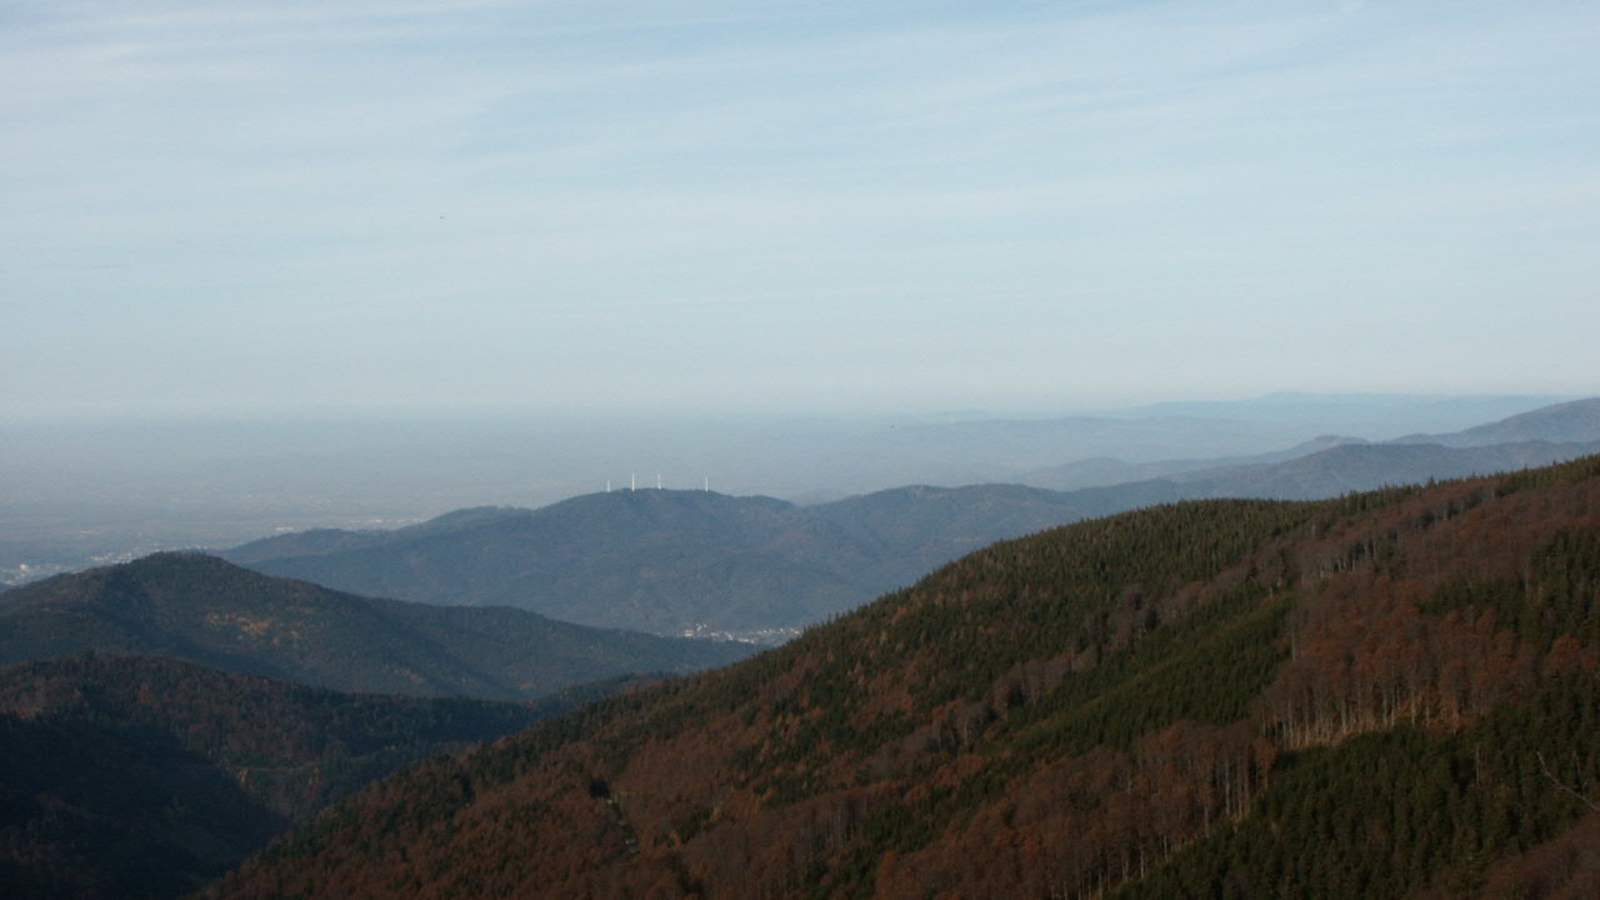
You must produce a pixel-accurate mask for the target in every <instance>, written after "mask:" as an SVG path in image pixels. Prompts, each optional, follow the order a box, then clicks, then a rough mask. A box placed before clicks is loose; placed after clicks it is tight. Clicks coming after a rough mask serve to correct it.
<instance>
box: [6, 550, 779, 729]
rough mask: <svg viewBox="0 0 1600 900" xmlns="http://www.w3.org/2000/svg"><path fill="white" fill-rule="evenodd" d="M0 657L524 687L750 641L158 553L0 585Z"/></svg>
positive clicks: (421, 689)
mask: <svg viewBox="0 0 1600 900" xmlns="http://www.w3.org/2000/svg"><path fill="white" fill-rule="evenodd" d="M0 625H4V626H5V627H4V629H3V630H0V664H3V663H12V662H21V661H27V660H35V659H48V658H56V657H61V656H70V655H73V654H75V653H79V652H82V651H84V650H95V651H97V652H110V653H119V654H122V655H143V656H170V657H174V658H178V659H186V660H189V661H191V662H195V663H198V664H201V665H207V666H211V667H214V668H218V669H222V670H224V671H231V672H238V673H242V674H252V675H264V676H269V677H276V678H280V679H285V680H289V681H297V682H301V683H305V684H309V685H313V686H318V687H326V688H332V689H336V690H345V691H358V692H374V693H396V694H409V695H421V696H476V697H482V698H486V699H501V700H515V699H530V698H534V697H539V696H543V695H546V694H551V693H555V692H557V691H560V690H562V689H565V688H570V687H574V686H577V685H580V684H583V683H586V682H591V681H600V680H604V679H608V678H613V677H616V676H619V675H623V674H630V673H631V674H648V673H653V672H667V671H687V670H692V669H694V668H705V667H708V666H712V665H719V664H722V663H725V662H729V661H732V660H734V659H737V658H739V657H741V656H743V655H745V654H746V653H748V650H749V648H747V647H743V646H738V645H733V644H727V643H715V642H706V641H686V640H680V639H673V638H660V637H654V636H650V635H642V634H637V633H630V632H623V631H615V630H612V631H606V630H597V629H591V628H585V627H582V626H577V625H572V624H569V623H565V622H555V621H552V620H549V619H546V618H544V617H541V616H538V615H537V614H534V613H530V612H527V611H524V610H513V609H504V608H489V607H486V608H460V609H449V608H439V607H430V606H426V605H421V604H415V603H406V602H402V601H397V600H386V599H380V598H372V597H362V596H357V595H354V594H348V593H343V592H339V591H333V590H330V589H327V588H323V587H321V586H318V585H314V584H310V583H307V582H297V581H291V580H288V579H282V578H274V577H272V576H267V575H262V574H260V573H257V572H254V571H251V570H248V569H244V568H241V567H238V566H235V565H233V564H232V563H228V562H226V561H224V560H222V559H220V558H217V557H213V556H208V555H205V554H200V553H160V554H154V555H151V556H148V557H144V558H143V559H140V560H136V561H134V562H131V563H124V564H120V565H115V566H107V567H103V568H99V569H91V570H88V571H86V572H82V573H75V574H69V575H61V576H56V577H54V578H51V579H47V580H45V581H41V582H36V583H34V584H29V585H25V586H22V587H18V588H14V589H13V590H11V591H8V592H6V593H5V594H3V595H0Z"/></svg>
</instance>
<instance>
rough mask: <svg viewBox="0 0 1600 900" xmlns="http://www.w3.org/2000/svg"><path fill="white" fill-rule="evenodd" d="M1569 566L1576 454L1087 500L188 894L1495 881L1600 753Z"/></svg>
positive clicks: (1310, 887)
mask: <svg viewBox="0 0 1600 900" xmlns="http://www.w3.org/2000/svg"><path fill="white" fill-rule="evenodd" d="M1597 585H1600V457H1587V458H1584V459H1582V460H1579V461H1577V462H1572V463H1567V464H1564V465H1561V466H1557V467H1549V468H1543V469H1530V470H1527V471H1524V472H1520V473H1515V474H1510V475H1503V476H1496V477H1491V478H1480V479H1472V480H1463V481H1452V482H1446V483H1441V484H1437V485H1433V486H1429V487H1416V486H1411V487H1396V488H1390V489H1385V490H1381V491H1376V492H1368V493H1363V494H1353V495H1349V496H1346V497H1342V498H1338V499H1334V500H1326V501H1315V502H1277V501H1246V500H1216V501H1198V502H1185V503H1180V504H1174V505H1165V506H1159V507H1154V508H1151V509H1146V510H1140V511H1137V512H1131V513H1125V514H1121V515H1118V516H1114V517H1110V518H1105V519H1097V520H1093V521H1088V522H1082V523H1078V524H1075V525H1070V526H1066V527H1064V528H1060V529H1055V530H1052V531H1049V532H1045V533H1042V534H1039V535H1035V536H1032V537H1027V538H1022V539H1018V540H1014V541H1008V542H1003V543H1000V544H997V545H994V546H991V547H989V548H986V549H984V550H981V551H979V552H977V553H974V554H971V555H969V556H967V557H964V558H963V559H962V560H960V561H958V562H956V563H953V564H951V565H949V566H946V567H944V568H942V569H940V570H939V571H937V572H935V573H933V574H931V575H929V576H928V577H926V578H924V579H922V580H921V581H920V582H919V583H918V584H917V585H915V586H914V587H912V588H910V589H908V590H905V591H900V592H896V593H893V594H889V595H887V596H885V597H882V598H880V599H879V600H878V601H876V602H874V603H872V604H869V605H868V606H866V607H864V608H862V609H860V610H858V611H856V612H854V613H852V614H850V615H847V616H844V617H842V618H840V619H838V620H835V621H833V622H831V623H829V624H827V625H824V626H820V627H818V628H815V629H811V630H809V631H807V632H806V633H805V634H804V635H803V636H801V637H800V638H799V639H797V640H796V641H793V642H791V643H789V644H787V645H785V646H784V647H782V648H779V649H777V650H773V651H769V652H767V653H765V654H763V655H761V656H759V657H756V658H755V659H752V660H749V661H746V662H744V663H741V664H738V665H735V666H732V667H729V668H726V669H722V670H718V671H715V672H711V673H706V674H702V675H699V676H695V677H693V678H691V679H687V680H682V681H677V682H672V683H668V684H663V685H660V686H658V687H656V688H652V689H649V690H646V691H643V692H640V693H636V694H632V695H629V696H627V697H624V698H618V699H615V700H611V701H607V702H604V703H602V704H600V705H598V706H595V707H589V708H587V709H585V710H583V711H581V712H580V713H578V714H575V715H574V716H570V717H567V718H564V719H562V720H558V721H555V722H551V723H548V724H546V725H541V726H535V727H534V728H533V729H531V730H530V731H528V732H526V733H524V734H522V735H520V736H518V737H516V738H513V739H511V740H509V741H506V742H502V743H501V744H498V745H496V746H494V747H492V748H487V749H484V750H481V751H479V752H477V753H475V754H473V755H471V756H468V757H465V758H462V759H457V760H447V761H439V762H437V763H435V764H432V765H428V766H424V767H419V768H417V769H413V770H410V771H409V772H407V773H405V774H403V775H401V776H398V777H396V778H394V779H390V780H388V781H385V782H383V783H381V784H379V785H377V786H375V787H374V788H372V789H370V790H368V791H366V792H364V793H363V794H361V795H359V796H358V797H356V798H353V799H352V800H351V801H349V802H348V803H346V804H344V805H343V806H341V807H340V808H339V809H338V810H336V811H335V812H334V813H333V814H331V815H329V816H327V817H325V818H324V819H322V820H321V821H320V822H319V823H318V824H317V826H316V827H314V828H309V829H304V830H302V831H300V832H298V833H297V834H296V835H294V836H293V837H292V838H290V839H288V840H286V841H284V842H282V843H280V844H279V845H277V846H276V847H275V848H274V849H273V850H271V851H269V852H268V853H266V854H263V855H261V856H258V857H257V858H255V859H254V860H253V861H251V862H249V863H247V864H246V865H245V866H243V867H242V868H241V869H240V870H238V871H236V872H234V873H231V874H230V875H229V876H228V877H227V878H225V879H224V880H223V881H222V882H220V883H219V884H218V885H216V886H214V887H213V888H212V890H211V891H210V896H213V897H226V898H253V897H265V896H274V895H278V894H282V893H292V894H303V895H305V896H307V897H311V898H315V897H322V896H327V897H332V896H341V895H351V894H363V895H369V896H375V897H382V896H397V895H399V894H401V893H403V892H404V891H403V890H401V889H399V888H397V887H395V886H397V885H405V886H406V887H405V889H404V890H406V891H418V890H421V891H428V892H435V893H440V894H444V893H449V892H451V891H466V892H469V893H470V892H476V893H506V894H515V893H518V892H526V891H527V890H528V889H529V888H530V886H533V885H537V886H538V889H539V890H542V891H545V892H547V893H553V894H559V895H567V896H588V895H596V896H621V895H643V894H645V893H651V894H653V895H655V896H661V897H692V896H701V897H705V896H772V897H802V896H876V897H908V898H909V897H925V896H1103V895H1106V894H1107V893H1109V892H1114V891H1117V892H1121V893H1119V896H1141V897H1142V896H1164V897H1172V896H1179V897H1185V896H1192V897H1201V896H1226V897H1244V896H1260V895H1263V894H1267V895H1271V894H1281V895H1290V896H1364V897H1402V896H1408V895H1413V894H1415V893H1417V892H1420V891H1428V890H1431V891H1433V892H1435V893H1440V894H1444V895H1448V896H1471V895H1475V894H1477V893H1479V892H1481V891H1483V890H1487V889H1490V888H1493V887H1495V886H1500V887H1502V888H1503V887H1505V886H1506V885H1507V884H1510V885H1511V891H1510V892H1511V893H1514V892H1515V891H1516V890H1520V889H1521V888H1519V887H1517V886H1518V885H1526V884H1528V882H1527V881H1526V879H1527V877H1529V876H1527V875H1526V874H1522V873H1525V872H1526V866H1524V865H1523V864H1521V863H1518V862H1517V860H1519V859H1521V858H1522V855H1523V854H1525V853H1530V854H1532V855H1531V856H1530V857H1529V858H1532V859H1541V858H1546V857H1548V856H1549V855H1550V854H1551V853H1558V852H1560V851H1559V848H1560V847H1561V846H1562V845H1561V843H1560V842H1561V841H1564V840H1565V841H1568V842H1569V843H1568V844H1567V845H1566V846H1572V845H1571V843H1570V841H1571V840H1573V839H1574V838H1569V837H1567V835H1578V834H1581V832H1572V831H1571V830H1570V829H1572V828H1573V827H1575V826H1577V827H1586V826H1585V825H1584V823H1585V818H1584V817H1585V816H1586V815H1587V814H1589V813H1590V810H1589V808H1588V807H1587V806H1586V805H1585V804H1584V803H1582V802H1579V801H1578V800H1577V799H1575V798H1574V797H1572V796H1571V795H1570V794H1568V793H1566V792H1565V791H1563V790H1562V789H1561V787H1560V784H1575V785H1578V786H1580V788H1584V787H1586V786H1589V785H1592V784H1594V783H1597V780H1600V749H1597V748H1600V712H1597V710H1600V608H1597V607H1596V602H1597V601H1596V597H1597V596H1600V595H1597V594H1596V593H1595V589H1596V586H1597ZM1547 758H1548V760H1549V761H1550V763H1549V764H1550V765H1557V766H1559V768H1558V769H1557V771H1558V772H1559V773H1560V776H1559V777H1560V783H1559V784H1558V783H1553V779H1552V778H1550V777H1547V776H1546V774H1545V772H1544V771H1541V769H1540V765H1539V762H1540V761H1541V760H1545V759H1547ZM1545 771H1548V767H1547V768H1546V770H1545ZM1374 772H1383V773H1385V774H1386V777H1382V778H1374V777H1373V773H1374ZM511 810H530V811H532V812H531V813H530V814H528V815H511V814H509V812H510V811H511ZM1546 848H1549V849H1548V850H1547V849H1546ZM1519 866H1520V868H1519ZM1545 874H1546V875H1547V876H1548V878H1549V879H1551V880H1547V882H1546V883H1547V884H1552V883H1553V884H1555V885H1557V886H1562V885H1565V886H1566V887H1568V888H1572V887H1573V885H1574V884H1575V883H1581V879H1582V878H1584V877H1585V876H1584V874H1583V870H1582V867H1568V868H1566V869H1564V870H1562V872H1561V873H1548V872H1547V873H1545ZM1491 879H1492V880H1491ZM1563 879H1565V881H1563ZM1574 879H1578V881H1576V882H1575V881H1574Z"/></svg>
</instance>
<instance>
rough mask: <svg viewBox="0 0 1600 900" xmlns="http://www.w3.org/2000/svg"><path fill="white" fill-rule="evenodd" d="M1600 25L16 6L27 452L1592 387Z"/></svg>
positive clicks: (1258, 8) (4, 138)
mask: <svg viewBox="0 0 1600 900" xmlns="http://www.w3.org/2000/svg"><path fill="white" fill-rule="evenodd" d="M1597 47H1600V5H1596V4H1592V3H1581V2H1539V0H1531V2H1525V3H1504V2H1475V0H1462V2H1415V3H1408V2H1393V3H1359V2H1272V3H1266V2H1262V3H1247V2H1223V3H1197V2H1171V3H1163V2H1148V3H1147V2H1060V3H1010V2H995V3H982V4H973V3H937V2H919V3H902V2H894V0H885V2H869V3H861V2H850V3H835V2H807V3H792V4H778V3H764V2H715V0H704V2H701V0H695V2H683V3H645V2H632V3H612V2H606V0H582V2H539V0H534V2H517V3H502V2H492V0H489V2H435V0H409V2H408V0H384V2H364V0H361V2H340V0H319V2H298V0H291V2H283V0H273V2H255V0H234V2H229V3H222V4H219V3H215V2H188V0H177V2H168V0H140V2H137V3H133V2H80V0H37V2H36V0H0V85H4V88H3V89H0V417H4V418H7V419H12V420H19V419H28V418H50V417H62V416H64V417H90V418H92V417H96V416H130V415H131V416H139V415H151V416H156V415H171V414H191V413H198V414H228V415H239V416H250V415H278V414H283V413H293V412H303V411H318V412H329V411H332V412H335V413H337V412H339V411H341V410H379V411H385V412H397V413H402V414H403V413H408V412H418V413H421V412H436V411H439V410H460V409H475V410H487V411H493V410H516V411H522V412H532V413H540V412H550V413H562V414H572V413H589V412H594V413H638V412H640V411H650V412H652V413H664V414H674V413H689V412H692V413H694V414H696V415H704V414H712V413H717V412H723V411H726V412H752V411H756V412H774V411H783V410H792V411H797V412H807V413H810V412H818V411H823V412H849V411H864V412H882V411H892V410H940V409H967V408H985V409H1001V410H1047V409H1059V408H1084V407H1093V406H1096V405H1112V404H1126V403H1137V402H1150V401H1156V400H1171V399H1185V398H1202V397H1223V398H1225V397H1236V396H1247V395H1250V394H1255V393H1262V392H1266V391H1275V390H1311V391H1407V392H1439V393H1483V392H1545V393H1558V394H1584V393H1596V392H1600V368H1597V367H1596V366H1595V359H1596V355H1595V350H1594V342H1595V335H1597V334H1600V252H1596V251H1595V248H1596V247H1600V53H1596V52H1595V50H1596V48H1597Z"/></svg>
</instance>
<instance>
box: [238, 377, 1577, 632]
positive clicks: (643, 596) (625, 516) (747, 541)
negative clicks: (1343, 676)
mask: <svg viewBox="0 0 1600 900" xmlns="http://www.w3.org/2000/svg"><path fill="white" fill-rule="evenodd" d="M1586 404H1588V405H1586ZM1593 405H1600V401H1593V402H1592V403H1589V402H1587V401H1585V402H1580V403H1576V404H1563V405H1561V406H1560V407H1557V408H1553V409H1554V411H1553V412H1550V411H1546V412H1543V413H1541V415H1539V416H1535V417H1534V418H1533V419H1532V420H1528V421H1532V422H1534V423H1535V425H1534V426H1527V425H1522V426H1518V430H1519V431H1522V432H1528V431H1536V430H1537V429H1538V428H1545V429H1547V430H1550V431H1552V433H1562V434H1570V433H1581V434H1584V435H1588V436H1589V442H1588V443H1577V444H1566V443H1551V442H1544V441H1523V442H1520V443H1512V444H1499V445H1490V446H1467V447H1450V446H1444V445H1436V444H1417V443H1360V442H1354V441H1350V440H1347V439H1343V438H1338V437H1334V436H1329V437H1327V438H1325V439H1323V440H1321V441H1313V442H1311V443H1310V444H1303V445H1300V446H1299V447H1297V448H1291V449H1289V450H1285V451H1279V452H1278V453H1275V454H1265V455H1263V456H1259V457H1253V458H1251V459H1254V460H1257V462H1252V463H1247V464H1238V463H1233V464H1229V465H1222V466H1216V465H1211V464H1214V463H1216V462H1218V461H1217V460H1211V461H1205V462H1206V463H1207V464H1208V465H1211V467H1210V468H1206V467H1204V466H1201V467H1199V468H1194V469H1185V470H1184V471H1179V472H1173V473H1171V474H1169V475H1167V476H1165V477H1162V478H1154V479H1146V480H1143V481H1134V482H1127V483H1123V484H1117V485H1103V486H1096V487H1086V488H1080V489H1077V490H1073V491H1067V492H1061V491H1050V490H1046V489H1042V488H1037V487H1031V486H1022V485H1002V484H983V485H967V486H961V487H934V486H926V485H923V486H906V487H900V488H890V489H887V490H883V491H877V492H874V493H871V494H865V495H859V496H855V497H847V498H844V499H842V500H835V501H832V502H829V503H823V504H816V505H810V506H797V505H795V504H791V503H788V502H786V501H783V500H777V499H774V498H768V497H730V496H727V495H723V494H716V493H708V492H702V491H673V490H668V491H659V490H654V489H650V490H641V491H616V492H612V493H607V494H588V495H584V496H580V497H574V498H569V499H568V500H564V501H562V502H560V503H556V504H552V505H550V506H547V507H542V508H540V509H537V510H510V509H499V510H494V511H492V512H490V513H484V512H482V511H481V510H480V511H470V510H469V511H465V513H464V514H466V515H467V518H468V520H469V521H472V522H473V524H472V526H471V527H468V528H456V527H445V526H444V525H443V524H439V525H432V524H430V523H423V525H421V526H413V527H412V528H411V529H402V530H401V531H397V532H391V533H386V534H387V535H388V536H387V537H383V536H381V535H380V536H377V537H374V536H372V535H370V534H368V535H367V536H365V537H361V538H359V540H360V541H362V542H364V543H363V545H362V546H360V547H357V548H355V549H342V548H341V546H340V542H343V541H347V540H351V539H349V538H345V537H339V536H334V537H332V538H331V539H330V540H329V542H328V545H327V547H326V548H325V552H324V550H323V549H318V548H315V547H312V548H311V549H312V550H315V551H316V552H309V553H306V552H302V553H301V554H300V555H297V556H289V557H280V558H268V557H269V554H268V553H267V552H265V548H266V547H267V546H268V545H266V544H264V543H260V542H258V543H256V544H247V545H244V546H243V547H241V548H238V549H236V550H234V551H228V555H230V556H232V557H233V558H236V559H239V560H241V561H243V560H245V559H253V560H254V562H252V563H251V565H253V566H254V567H256V568H258V569H260V570H261V571H264V572H268V573H271V574H275V575H283V576H289V577H295V578H303V579H306V580H309V581H314V582H317V583H320V584H326V585H329V586H330V587H336V588H339V589H342V590H349V591H354V592H357V593H364V594H373V595H380V596H397V597H400V598H402V599H407V600H414V601H419V602H429V603H443V604H466V605H475V604H499V605H511V606H518V607H523V608H528V609H532V610H534V611H537V612H539V613H542V614H544V615H547V616H550V617H552V618H555V619H560V620H563V621H572V622H579V623H582V624H586V625H595V626H609V627H628V628H635V629H640V630H645V631H651V632H655V633H665V634H679V633H685V632H686V631H690V630H700V629H704V630H710V631H714V632H715V631H725V632H734V633H745V634H748V633H751V632H754V631H759V630H763V629H779V630H781V632H780V633H789V634H792V633H793V631H794V630H796V629H798V628H801V627H804V626H807V625H810V624H814V623H816V622H820V621H824V620H826V619H828V618H829V617H831V616H834V615H838V614H840V613H842V612H844V611H846V610H849V609H851V608H853V607H855V606H856V605H858V604H860V603H864V602H866V601H867V600H869V599H871V598H872V597H874V596H877V595H878V594H881V593H883V592H885V591H888V590H893V589H895V588H898V587H902V586H905V585H909V584H911V583H912V582H914V581H915V580H916V579H917V578H919V577H921V576H922V575H923V574H925V573H927V572H929V571H932V570H933V569H934V568H936V567H938V566H939V565H942V564H944V563H946V562H949V561H950V560H953V559H956V558H958V557H960V556H961V555H963V554H965V553H968V552H971V551H973V550H976V549H978V548H980V547H983V546H985V545H987V544H990V543H993V542H994V541H997V540H1004V539H1009V538H1014V537H1019V536H1021V535H1025V534H1030V533H1033V532H1036V531H1040V530H1043V529H1046V528H1051V527H1055V526H1059V525H1063V524H1067V523H1070V522H1074V521H1079V520H1082V519H1086V518H1091V517H1094V516H1102V515H1110V514H1114V513H1119V512H1123V511H1126V510H1129V509H1134V508H1138V507H1141V506H1148V505H1152V504H1159V503H1171V502H1176V501H1179V500H1185V499H1204V498H1220V497H1253V498H1265V499H1318V498H1324V497H1332V496H1337V495H1339V494H1343V493H1348V492H1350V491H1358V490H1368V489H1373V488H1377V487H1381V486H1383V485H1385V484H1396V483H1407V482H1422V481H1427V480H1428V479H1430V478H1432V479H1448V478H1459V477H1465V476H1468V475H1474V474H1489V473H1492V472H1498V471H1507V470H1513V469H1518V468H1525V467H1528V466H1538V465H1546V464H1550V463H1554V462H1559V461H1562V460H1566V459H1572V458H1575V457H1578V456H1582V455H1584V454H1586V453H1589V452H1593V451H1594V450H1596V449H1600V420H1597V421H1596V422H1594V423H1593V429H1592V430H1585V429H1588V428H1589V426H1588V425H1587V424H1585V423H1586V422H1587V421H1588V420H1587V419H1586V418H1583V413H1584V411H1585V410H1586V409H1588V408H1590V406H1593ZM1575 413H1576V414H1578V415H1579V419H1578V420H1577V423H1576V424H1575V425H1571V426H1570V427H1565V426H1562V425H1561V423H1562V422H1564V421H1565V419H1564V417H1566V416H1570V415H1573V414H1575ZM1529 415H1532V414H1529ZM1323 444H1329V446H1326V447H1325V448H1324V449H1321V450H1316V451H1315V452H1310V453H1302V452H1301V451H1304V450H1311V449H1313V448H1315V447H1317V446H1321V445H1323ZM1262 459H1275V460H1277V461H1275V462H1267V463H1262V462H1259V460H1262ZM1195 465H1200V463H1199V462H1198V461H1197V462H1195ZM447 515H458V514H447ZM281 540H283V539H282V538H273V539H269V541H281Z"/></svg>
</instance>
